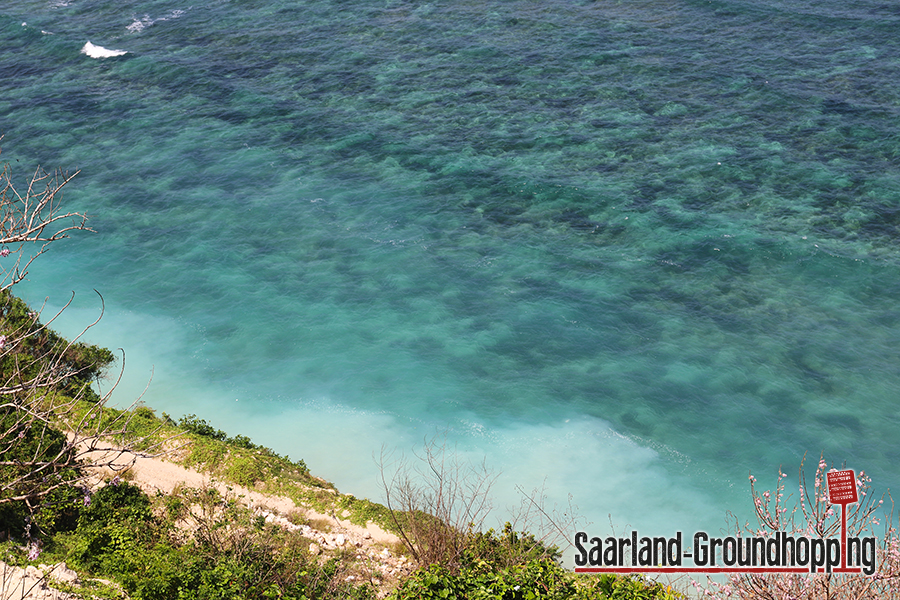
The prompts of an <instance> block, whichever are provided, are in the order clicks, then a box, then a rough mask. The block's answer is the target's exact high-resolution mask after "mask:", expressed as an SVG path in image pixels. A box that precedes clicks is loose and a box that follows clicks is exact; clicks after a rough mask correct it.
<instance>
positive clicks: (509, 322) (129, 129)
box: [0, 0, 900, 534]
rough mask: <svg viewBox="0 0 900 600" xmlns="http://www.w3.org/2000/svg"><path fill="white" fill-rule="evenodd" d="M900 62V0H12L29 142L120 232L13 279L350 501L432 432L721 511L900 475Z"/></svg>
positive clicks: (18, 88)
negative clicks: (804, 488)
mask: <svg viewBox="0 0 900 600" xmlns="http://www.w3.org/2000/svg"><path fill="white" fill-rule="evenodd" d="M88 42H90V43H91V45H90V46H88V45H87V44H88ZM98 48H99V50H98ZM116 51H118V52H116ZM898 82H900V4H898V3H896V2H885V1H882V0H856V1H854V2H846V1H845V0H815V1H812V0H754V1H752V2H751V1H745V0H712V1H709V0H666V1H656V0H636V1H629V2H617V1H606V0H598V1H595V2H585V1H569V0H542V1H540V2H538V1H534V0H478V1H477V2H475V1H470V0H457V1H455V2H444V1H440V0H439V1H435V2H430V3H429V2H413V1H394V0H387V1H372V0H366V1H361V0H333V1H324V0H308V1H304V2H299V1H289V0H241V1H237V0H140V1H138V0H114V1H113V0H4V2H3V4H2V7H0V133H2V134H3V136H4V137H3V140H2V143H0V146H2V156H0V160H4V161H8V162H9V163H10V165H11V168H12V169H13V170H14V173H16V174H17V175H16V177H18V178H19V180H20V181H22V182H24V180H25V178H26V177H27V176H28V175H29V174H30V173H31V171H32V170H33V169H34V168H35V167H36V166H38V165H41V166H43V167H44V168H47V169H53V168H63V169H68V170H70V171H74V170H77V169H80V171H81V172H80V173H79V174H78V176H77V177H76V178H75V179H74V180H73V181H72V183H71V184H70V185H69V186H68V187H67V189H66V192H65V197H64V205H63V206H64V208H65V209H68V210H78V211H84V212H87V213H88V214H90V215H92V218H91V220H90V225H91V226H92V227H93V228H94V229H95V230H96V233H93V234H88V233H85V234H80V233H79V234H77V235H73V236H72V238H71V239H68V240H65V241H62V242H60V243H58V244H54V246H53V247H52V249H51V250H50V251H49V252H48V253H47V254H46V255H45V256H43V257H42V258H41V259H39V261H38V262H36V263H35V264H34V266H33V268H32V269H31V274H30V280H29V281H28V282H26V283H23V284H21V285H20V286H18V287H17V288H16V290H17V292H18V293H19V294H20V295H22V296H23V297H25V298H26V299H27V300H28V301H30V302H32V303H35V304H40V303H42V302H44V301H45V299H46V302H47V307H46V308H45V311H47V312H45V319H46V315H49V313H50V311H52V310H54V309H57V308H59V307H60V306H62V305H63V304H65V302H67V301H68V300H69V298H70V296H71V294H72V292H74V293H75V298H74V301H73V304H72V305H71V306H70V307H69V309H68V310H66V311H65V313H64V314H63V315H62V316H61V317H60V319H59V320H58V321H57V322H55V323H54V326H56V327H57V329H59V330H60V331H61V332H63V333H65V334H68V335H74V334H77V333H78V332H79V331H80V330H81V328H83V327H84V326H85V325H87V324H88V323H90V322H91V321H92V320H93V319H94V318H96V316H97V315H98V314H99V311H100V304H101V302H100V298H99V297H98V296H97V294H96V293H95V292H94V291H93V290H95V289H96V290H97V292H99V293H100V294H101V295H102V298H103V300H104V301H105V308H106V311H105V314H104V316H103V319H102V321H101V323H100V324H99V325H98V326H97V327H95V328H94V329H92V330H90V331H89V332H88V333H87V334H86V336H85V339H87V340H88V341H91V342H94V343H100V344H103V345H106V346H108V347H110V348H113V349H115V348H122V349H124V353H125V379H124V381H123V382H122V384H121V385H120V386H119V388H118V389H117V390H116V393H115V395H114V400H115V402H117V403H119V404H126V405H127V404H128V403H130V402H131V401H132V400H133V399H134V398H136V397H137V396H138V395H139V394H140V393H141V392H142V391H143V389H144V387H145V386H146V385H147V382H148V380H150V379H151V374H152V381H150V385H149V388H148V389H147V391H146V394H145V395H144V397H143V400H144V401H145V402H146V403H147V404H148V405H150V406H151V407H153V408H155V409H156V410H157V411H159V412H162V411H165V412H167V413H169V414H171V415H172V416H174V417H176V418H177V417H179V416H181V415H184V414H188V413H196V414H198V415H200V416H201V417H203V418H205V419H207V420H208V421H209V422H210V423H211V424H213V425H214V426H215V427H218V428H221V429H224V430H226V431H228V432H229V433H230V434H232V435H234V434H238V433H240V434H244V435H249V436H251V437H252V438H253V439H254V440H255V441H257V442H259V443H262V444H264V445H267V446H270V447H272V448H274V449H275V450H277V451H278V452H280V453H283V454H289V455H290V456H291V457H293V458H303V459H304V460H305V461H306V462H307V464H308V465H309V466H310V468H311V470H312V471H313V473H315V474H319V475H321V476H323V477H325V478H326V479H329V480H331V481H333V482H334V483H335V484H336V485H337V486H338V488H339V489H341V490H342V491H344V492H349V493H354V494H356V495H358V496H367V497H370V498H372V499H374V500H381V499H382V498H383V494H382V491H381V489H380V483H379V477H378V467H377V466H376V461H375V459H374V458H373V456H377V455H378V454H379V453H380V452H381V450H382V448H384V449H385V450H386V451H388V452H393V455H394V457H398V456H400V455H401V454H404V455H406V456H407V457H410V458H412V457H413V452H414V449H415V448H421V446H422V443H423V440H424V439H427V438H431V437H434V436H435V435H438V436H440V437H441V439H442V440H443V443H445V444H446V445H447V447H448V448H449V449H450V450H451V451H453V452H455V453H457V455H458V456H460V457H462V458H463V459H464V460H471V461H474V462H478V461H480V460H481V459H484V460H485V462H486V464H487V465H488V466H489V467H491V468H492V469H494V471H496V472H497V473H499V478H498V480H497V482H496V484H495V487H494V492H495V493H496V500H495V517H496V518H498V519H505V518H506V508H507V507H509V506H511V505H515V504H518V502H519V497H520V492H519V491H517V490H519V489H521V490H525V491H526V492H527V491H530V490H533V489H535V488H542V489H543V490H544V492H545V493H546V495H547V500H548V503H549V504H550V505H551V506H552V505H553V504H558V505H559V506H560V507H564V506H567V503H568V500H569V498H571V501H572V503H573V504H574V505H576V506H577V511H578V513H579V514H580V515H582V516H583V517H584V519H585V520H587V521H589V522H591V523H593V524H592V525H590V526H588V529H589V530H590V531H596V532H598V533H602V532H606V531H609V529H610V527H611V526H613V527H615V528H616V531H617V532H621V531H623V530H624V529H625V528H626V527H630V528H636V529H638V530H639V531H641V532H659V533H660V534H672V533H673V532H674V531H675V530H683V531H685V532H691V531H694V530H697V529H700V528H704V529H706V530H707V531H719V530H721V529H722V528H724V527H726V512H727V511H731V512H733V513H734V514H735V515H736V516H738V517H739V518H740V519H741V520H744V519H750V518H751V517H752V512H751V505H750V502H749V490H748V485H747V483H748V482H747V479H748V474H749V473H750V472H752V473H753V474H754V475H755V476H756V477H757V478H758V479H759V480H760V484H759V485H760V486H762V487H763V488H765V487H771V486H772V485H773V484H774V480H775V477H776V476H777V473H778V469H779V467H781V468H782V469H783V470H784V471H785V472H786V473H787V474H788V475H789V480H788V486H789V489H790V488H791V487H792V486H795V485H796V482H797V469H798V468H799V466H800V463H801V460H802V459H803V457H804V455H806V456H807V463H808V464H810V465H814V464H815V463H816V462H817V461H818V457H819V455H820V454H824V457H825V459H826V460H827V461H828V462H829V463H834V464H835V465H841V464H846V466H847V467H848V468H852V469H855V470H857V471H860V470H865V471H866V473H867V474H869V475H870V476H871V477H872V480H873V485H874V486H875V488H876V491H878V492H883V491H885V490H887V489H888V488H894V489H897V487H898V484H900V443H898V433H900V402H898V399H900V245H898V240H900V85H898ZM103 385H105V386H108V385H109V382H107V383H105V384H103ZM567 512H568V510H567ZM492 524H493V523H492Z"/></svg>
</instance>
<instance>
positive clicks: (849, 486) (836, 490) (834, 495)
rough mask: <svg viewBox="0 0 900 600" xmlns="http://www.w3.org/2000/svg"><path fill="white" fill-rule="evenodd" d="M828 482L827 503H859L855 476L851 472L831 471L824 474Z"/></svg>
mask: <svg viewBox="0 0 900 600" xmlns="http://www.w3.org/2000/svg"><path fill="white" fill-rule="evenodd" d="M825 477H826V478H827V480H828V501H829V502H831V503H832V504H843V505H846V504H855V503H856V502H859V497H858V496H857V495H856V474H855V473H854V472H853V471H852V470H849V469H848V470H847V471H832V472H831V473H826V474H825Z"/></svg>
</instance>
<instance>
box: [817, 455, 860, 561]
mask: <svg viewBox="0 0 900 600" xmlns="http://www.w3.org/2000/svg"><path fill="white" fill-rule="evenodd" d="M825 477H826V478H827V480H828V501H829V502H831V503H832V504H840V505H841V569H846V568H847V505H848V504H856V503H857V502H859V497H858V496H857V494H856V474H855V473H854V472H853V470H851V469H848V470H846V471H832V472H831V473H826V474H825Z"/></svg>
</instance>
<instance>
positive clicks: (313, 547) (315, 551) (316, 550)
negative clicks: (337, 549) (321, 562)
mask: <svg viewBox="0 0 900 600" xmlns="http://www.w3.org/2000/svg"><path fill="white" fill-rule="evenodd" d="M320 552H322V549H321V548H319V545H318V544H310V545H309V553H310V554H312V555H313V556H318V555H319V553H320Z"/></svg>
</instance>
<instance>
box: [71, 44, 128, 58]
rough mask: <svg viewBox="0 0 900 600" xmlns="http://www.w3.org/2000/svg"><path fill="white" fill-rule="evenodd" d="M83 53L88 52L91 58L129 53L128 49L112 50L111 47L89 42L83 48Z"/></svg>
mask: <svg viewBox="0 0 900 600" xmlns="http://www.w3.org/2000/svg"><path fill="white" fill-rule="evenodd" d="M81 53H82V54H87V55H88V56H90V57H91V58H111V57H113V56H122V55H123V54H128V51H127V50H110V49H109V48H104V47H103V46H95V45H94V44H92V43H90V42H88V43H87V44H85V45H84V47H83V48H82V49H81Z"/></svg>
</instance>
